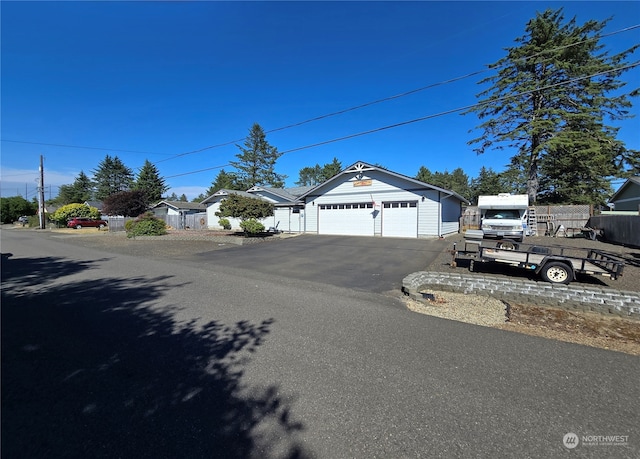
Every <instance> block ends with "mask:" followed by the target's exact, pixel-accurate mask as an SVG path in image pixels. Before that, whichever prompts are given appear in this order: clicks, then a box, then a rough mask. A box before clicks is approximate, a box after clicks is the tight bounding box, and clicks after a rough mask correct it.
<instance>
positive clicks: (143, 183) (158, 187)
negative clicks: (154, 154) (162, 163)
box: [134, 160, 169, 204]
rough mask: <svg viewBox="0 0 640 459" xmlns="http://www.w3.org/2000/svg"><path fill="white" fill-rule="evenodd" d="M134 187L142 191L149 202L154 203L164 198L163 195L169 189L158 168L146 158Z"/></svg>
mask: <svg viewBox="0 0 640 459" xmlns="http://www.w3.org/2000/svg"><path fill="white" fill-rule="evenodd" d="M134 189H136V190H139V191H142V192H143V193H144V196H145V201H146V203H147V204H154V203H156V202H158V201H161V200H162V195H163V194H164V193H165V192H166V191H167V190H168V189H169V187H167V185H166V184H165V181H164V179H163V178H162V177H160V172H159V171H158V168H157V167H156V166H155V165H154V164H152V163H151V162H150V161H149V160H145V162H144V166H142V168H141V169H140V172H139V173H138V180H136V184H135V187H134Z"/></svg>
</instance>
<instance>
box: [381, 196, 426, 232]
mask: <svg viewBox="0 0 640 459" xmlns="http://www.w3.org/2000/svg"><path fill="white" fill-rule="evenodd" d="M382 236H383V237H384V236H386V237H418V203H417V202H415V201H407V202H383V203H382Z"/></svg>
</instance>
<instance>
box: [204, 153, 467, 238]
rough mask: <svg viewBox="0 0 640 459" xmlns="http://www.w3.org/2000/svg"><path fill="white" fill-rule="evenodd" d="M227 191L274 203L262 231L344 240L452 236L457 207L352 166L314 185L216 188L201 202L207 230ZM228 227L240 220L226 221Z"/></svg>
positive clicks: (448, 199) (438, 191)
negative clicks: (234, 189)
mask: <svg viewBox="0 0 640 459" xmlns="http://www.w3.org/2000/svg"><path fill="white" fill-rule="evenodd" d="M231 193H236V194H240V195H244V196H250V197H254V198H255V197H257V198H260V199H264V200H266V201H269V202H271V203H273V204H274V207H275V210H274V216H273V217H269V218H266V219H263V220H262V223H263V224H264V225H265V227H266V228H267V229H268V228H270V227H274V228H277V229H278V230H280V231H285V232H307V233H316V234H341V235H349V236H382V237H412V238H418V237H433V236H442V235H445V234H451V233H456V232H458V230H459V227H460V223H459V222H460V215H461V214H462V204H463V203H465V204H468V202H467V200H466V199H465V198H463V197H462V196H460V195H459V194H457V193H455V192H453V191H449V190H445V189H443V188H438V187H436V186H433V185H429V184H427V183H423V182H420V181H418V180H415V179H413V178H410V177H407V176H404V175H401V174H397V173H395V172H392V171H389V170H387V169H383V168H380V167H376V166H372V165H370V164H367V163H363V162H357V163H355V164H353V165H352V166H350V167H348V168H346V169H345V170H343V171H342V172H340V173H339V174H337V175H335V176H334V177H332V178H330V179H329V180H327V181H326V182H324V183H322V184H320V185H317V186H315V187H299V188H287V189H279V188H268V187H262V186H254V187H253V188H251V189H249V190H247V191H246V192H245V191H233V190H220V191H218V192H216V193H214V194H213V195H211V196H209V197H208V198H206V199H205V200H204V201H202V203H203V204H206V205H207V219H208V220H207V222H208V227H209V228H212V229H213V228H220V226H219V224H218V220H219V217H217V216H216V215H215V213H216V212H217V211H218V210H219V208H220V202H221V201H222V200H224V198H225V197H227V196H228V195H229V194H231ZM229 221H230V223H231V225H232V228H234V229H236V228H239V225H240V221H239V220H237V219H231V218H230V219H229Z"/></svg>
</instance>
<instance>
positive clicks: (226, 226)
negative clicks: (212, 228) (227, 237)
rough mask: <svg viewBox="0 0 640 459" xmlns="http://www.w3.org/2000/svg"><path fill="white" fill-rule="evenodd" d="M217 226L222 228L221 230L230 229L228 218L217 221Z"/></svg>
mask: <svg viewBox="0 0 640 459" xmlns="http://www.w3.org/2000/svg"><path fill="white" fill-rule="evenodd" d="M218 225H220V226H222V229H225V230H230V229H231V222H230V221H229V219H228V218H221V219H220V220H218Z"/></svg>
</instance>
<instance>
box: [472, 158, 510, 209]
mask: <svg viewBox="0 0 640 459" xmlns="http://www.w3.org/2000/svg"><path fill="white" fill-rule="evenodd" d="M470 188H471V195H470V196H469V198H470V200H471V202H472V203H477V202H478V196H484V195H495V194H498V193H505V192H507V191H505V190H504V188H503V184H502V182H501V180H500V174H498V173H497V172H495V171H494V170H493V169H491V168H489V169H487V168H486V167H484V166H482V167H481V168H480V173H479V175H478V177H477V178H474V179H472V180H471V186H470Z"/></svg>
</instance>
